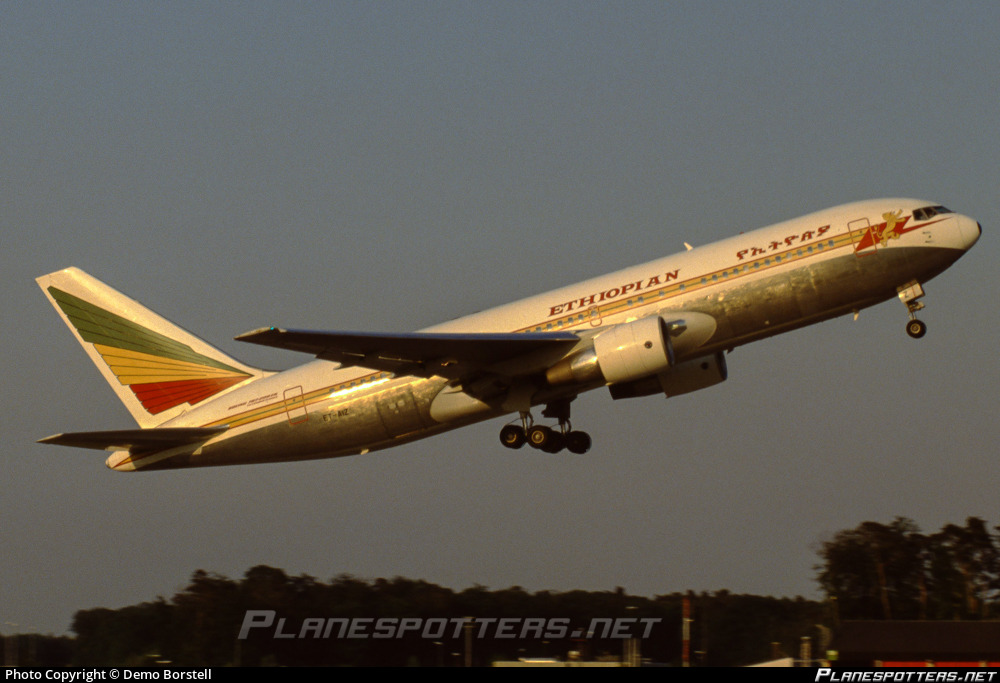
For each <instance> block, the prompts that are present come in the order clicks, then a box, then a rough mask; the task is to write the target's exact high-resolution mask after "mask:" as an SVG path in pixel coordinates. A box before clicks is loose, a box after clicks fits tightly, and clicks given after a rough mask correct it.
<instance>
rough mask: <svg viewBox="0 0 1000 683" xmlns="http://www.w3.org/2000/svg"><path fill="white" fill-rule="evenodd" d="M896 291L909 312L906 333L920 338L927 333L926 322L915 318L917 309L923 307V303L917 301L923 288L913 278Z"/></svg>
mask: <svg viewBox="0 0 1000 683" xmlns="http://www.w3.org/2000/svg"><path fill="white" fill-rule="evenodd" d="M896 293H897V294H898V295H899V300H900V301H902V302H903V303H904V304H905V305H906V310H907V312H908V313H909V314H910V321H909V322H908V323H906V333H907V334H908V335H910V336H911V337H913V338H914V339H920V338H921V337H922V336H924V335H925V334H927V324H926V323H925V322H924V321H922V320H917V311H919V310H921V309H922V308H923V307H924V303H923V302H922V301H918V299H920V298H921V297H922V296H923V295H924V288H923V287H921V286H920V283H919V282H917V281H916V280H913V281H912V282H908V283H907V284H905V285H903V286H902V287H900V288H899V289H897V290H896Z"/></svg>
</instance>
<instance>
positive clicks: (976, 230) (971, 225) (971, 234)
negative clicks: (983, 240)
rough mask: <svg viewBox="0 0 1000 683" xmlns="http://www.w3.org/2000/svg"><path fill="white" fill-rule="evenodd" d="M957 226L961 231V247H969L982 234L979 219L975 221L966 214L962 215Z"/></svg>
mask: <svg viewBox="0 0 1000 683" xmlns="http://www.w3.org/2000/svg"><path fill="white" fill-rule="evenodd" d="M959 226H960V230H961V232H962V246H963V248H965V249H971V248H972V245H973V244H975V243H976V242H978V241H979V237H980V235H982V234H983V226H982V225H980V224H979V221H975V220H973V219H971V218H969V217H968V216H962V219H961V220H960V221H959Z"/></svg>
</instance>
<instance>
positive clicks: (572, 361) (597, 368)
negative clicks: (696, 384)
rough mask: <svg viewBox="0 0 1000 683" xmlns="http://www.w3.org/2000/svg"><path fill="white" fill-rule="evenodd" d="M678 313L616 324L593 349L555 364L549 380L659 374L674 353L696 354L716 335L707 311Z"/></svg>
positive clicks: (637, 377)
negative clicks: (667, 317)
mask: <svg viewBox="0 0 1000 683" xmlns="http://www.w3.org/2000/svg"><path fill="white" fill-rule="evenodd" d="M676 316H677V317H676V318H671V319H669V320H667V319H665V318H664V317H663V316H662V315H653V316H650V317H648V318H640V319H639V320H633V321H632V322H629V323H622V324H620V325H615V326H614V327H612V328H610V329H608V330H605V331H604V332H601V333H600V334H598V335H597V336H596V337H594V346H593V347H592V348H590V349H587V350H586V351H581V352H580V353H577V354H575V355H573V356H570V357H569V358H564V359H563V360H561V361H559V362H558V363H556V364H555V365H553V366H552V367H551V368H549V370H548V372H546V373H545V377H546V379H548V381H549V384H570V383H573V382H590V381H594V380H602V379H603V380H604V381H605V383H607V384H618V383H627V382H633V381H637V380H641V379H643V378H655V376H657V375H660V374H662V373H664V372H666V371H668V370H670V369H671V368H673V367H674V365H675V362H674V358H675V356H676V357H681V358H683V357H684V356H689V355H692V354H694V353H697V350H698V349H699V348H700V347H701V346H702V345H703V344H704V343H705V342H707V341H708V340H709V339H710V338H711V337H712V335H713V334H715V328H716V324H715V318H713V317H712V316H710V315H708V314H706V313H696V312H693V311H688V312H678V313H677V314H676ZM685 374H686V373H685ZM720 381H721V380H720ZM678 393H684V392H678Z"/></svg>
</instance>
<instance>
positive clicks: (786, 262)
mask: <svg viewBox="0 0 1000 683" xmlns="http://www.w3.org/2000/svg"><path fill="white" fill-rule="evenodd" d="M931 204H932V203H931V202H926V201H919V200H912V199H882V200H872V201H866V202H858V203H854V204H847V205H843V206H839V207H836V208H833V209H828V210H825V211H820V212H817V213H813V214H810V215H808V216H804V217H801V218H796V219H794V220H790V221H785V222H783V223H778V224H776V225H772V226H769V227H766V228H762V229H759V230H754V231H751V232H746V233H741V234H739V235H736V236H734V237H730V238H728V239H725V240H722V241H719V242H716V243H713V244H710V245H706V246H700V247H696V248H694V249H690V250H688V251H683V252H680V253H678V254H674V255H672V256H667V257H665V258H660V259H657V260H653V261H649V262H647V263H643V264H641V265H637V266H633V267H630V268H626V269H624V270H620V271H617V272H615V273H611V274H609V275H604V276H601V277H596V278H592V279H589V280H586V281H584V282H580V283H577V284H573V285H570V286H567V287H563V288H560V289H556V290H553V291H550V292H546V293H544V294H540V295H537V296H533V297H530V298H527V299H522V300H520V301H516V302H514V303H510V304H506V305H503V306H500V307H497V308H494V309H491V310H487V311H483V312H480V313H475V314H473V315H469V316H465V317H462V318H458V319H456V320H452V321H449V322H446V323H442V324H440V325H436V326H434V327H431V328H428V329H427V330H424V332H435V333H443V332H447V333H459V332H461V333H483V332H558V331H564V332H572V333H575V334H577V335H579V336H580V337H581V340H582V341H581V345H586V344H588V343H589V341H590V340H592V339H593V338H594V336H595V335H597V334H599V333H601V332H602V331H604V330H607V329H608V328H610V327H611V326H614V325H618V324H621V323H626V322H629V321H632V320H636V319H640V318H644V317H647V316H655V315H660V316H663V317H668V316H673V317H676V316H678V315H683V314H685V313H686V314H698V315H702V316H706V318H705V319H708V320H711V321H713V322H712V328H711V329H709V330H708V331H707V332H706V334H705V335H703V336H704V337H705V338H704V339H699V342H698V344H697V345H696V346H695V347H693V348H684V349H683V350H681V351H680V356H681V357H680V358H678V361H682V360H684V359H685V358H700V357H702V356H708V355H710V354H713V353H717V352H719V351H723V350H730V349H732V348H734V347H736V346H739V345H741V344H746V343H748V342H751V341H755V340H758V339H762V338H764V337H767V336H770V335H773V334H777V333H779V332H783V331H787V330H791V329H795V328H798V327H802V326H804V325H808V324H811V323H814V322H819V321H822V320H826V319H829V318H831V317H834V316H838V315H843V314H845V313H849V312H851V311H857V310H859V309H861V308H864V307H867V306H871V305H873V304H876V303H879V302H881V301H885V300H887V299H891V298H893V297H895V296H896V295H897V293H898V292H899V291H900V289H901V288H903V287H904V286H906V285H908V284H909V283H923V282H926V281H927V280H929V279H930V278H932V277H934V276H935V275H937V274H939V273H940V272H942V271H943V270H945V269H946V268H947V267H948V266H949V265H951V263H953V262H954V261H955V260H956V259H957V258H958V257H959V256H961V255H962V254H963V253H964V252H965V251H966V250H967V249H968V248H969V247H971V246H972V245H973V244H974V243H975V242H976V240H977V239H978V237H979V234H980V228H979V226H978V224H977V223H976V221H974V220H972V219H971V218H968V217H966V216H962V215H959V214H955V213H940V214H938V215H934V216H931V217H929V218H927V219H926V220H921V218H922V217H923V214H917V215H915V214H914V211H915V210H917V209H920V208H921V207H929V206H931ZM545 363H546V364H551V361H550V360H546V361H545ZM510 374H512V375H514V376H516V375H517V372H516V371H512V372H511V373H510ZM603 384H604V382H596V383H595V382H585V383H581V384H579V385H573V384H569V385H562V386H557V387H552V386H547V385H545V384H544V383H539V380H538V374H537V373H536V374H535V375H533V376H531V377H528V376H525V377H524V380H523V382H515V383H514V384H513V385H511V386H509V387H507V388H505V389H504V392H505V393H504V394H503V395H500V396H497V397H496V400H481V399H482V396H483V394H482V392H478V393H475V392H473V393H475V396H471V395H469V394H468V393H466V392H465V390H464V388H463V387H461V386H455V385H454V383H452V384H449V382H448V381H447V380H445V379H443V378H440V377H430V378H420V377H414V376H398V377H397V376H393V375H392V374H390V373H387V372H380V371H373V370H369V369H365V368H362V367H341V366H340V365H338V364H336V363H331V362H328V361H322V360H314V361H312V362H309V363H306V364H304V365H302V366H299V367H296V368H293V369H291V370H287V371H285V372H281V373H277V374H274V375H272V376H269V377H265V378H263V379H259V380H257V381H254V382H251V383H249V384H246V385H244V386H242V387H239V388H237V389H235V390H233V391H231V392H229V393H227V394H224V395H222V396H220V397H218V398H216V399H214V400H211V401H209V402H206V403H205V404H204V405H199V406H197V407H194V408H192V409H190V410H188V411H187V412H185V413H183V414H182V415H180V416H179V417H177V418H175V419H173V420H171V421H170V422H168V423H166V424H164V425H162V426H164V427H190V426H195V427H206V426H219V425H226V426H228V427H229V429H228V431H226V432H225V433H223V434H221V435H220V436H218V437H216V438H214V439H212V440H210V441H208V442H207V443H205V444H203V445H202V446H201V447H200V448H198V449H197V450H195V451H194V452H191V453H188V452H183V451H184V449H182V448H178V449H174V450H171V451H166V452H161V453H155V454H151V455H146V456H144V457H131V456H129V455H128V453H127V452H118V453H115V454H113V455H112V456H111V457H110V458H109V459H108V466H109V467H112V468H113V469H119V470H132V469H146V468H152V469H158V468H167V467H185V466H197V465H223V464H242V463H250V462H275V461H284V460H301V459H311V458H321V457H331V456H339V455H350V454H358V453H364V452H367V451H369V450H375V449H380V448H386V447H390V446H393V445H395V444H398V443H402V442H405V441H410V440H414V439H417V438H422V437H425V436H430V435H432V434H436V433H439V432H441V431H444V430H447V429H452V428H455V427H458V426H462V425H465V424H469V423H471V422H475V421H479V420H482V419H487V418H490V417H494V416H496V415H500V414H504V413H509V412H516V410H517V408H515V407H514V406H517V405H521V404H523V402H524V400H527V401H528V403H529V404H530V405H539V404H543V403H547V402H549V401H552V400H557V399H560V398H570V399H571V398H573V397H574V396H576V395H577V394H578V393H580V392H581V391H585V390H588V389H591V388H594V387H595V386H601V385H603ZM515 394H517V400H515V396H514V395H515ZM525 396H526V397H527V399H525V398H524V397H525Z"/></svg>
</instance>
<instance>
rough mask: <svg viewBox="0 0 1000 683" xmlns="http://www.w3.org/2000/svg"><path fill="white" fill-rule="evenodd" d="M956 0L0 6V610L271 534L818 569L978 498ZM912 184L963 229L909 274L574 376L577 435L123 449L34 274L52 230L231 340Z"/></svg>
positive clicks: (976, 351) (546, 560)
mask: <svg viewBox="0 0 1000 683" xmlns="http://www.w3.org/2000/svg"><path fill="white" fill-rule="evenodd" d="M998 29H1000V13H998V12H997V11H996V8H995V6H994V5H992V4H991V3H985V2H982V3H932V2H926V3H924V2H909V3H878V4H857V3H791V2H789V3H784V2H768V3H711V2H698V3H694V2H690V3H687V2H678V3H659V2H655V3H643V2H638V3H575V2H574V3H565V2H546V3H535V2H525V3H458V2H455V3H451V2H448V3H440V2H431V3H308V2H304V3H210V4H200V3H183V2H171V3H140V4H133V3H82V4H67V3H42V2H37V3H8V4H4V5H3V6H2V7H0V42H2V44H3V45H4V52H5V58H4V60H3V61H2V63H0V86H2V89H3V92H4V97H3V98H2V100H0V140H2V143H3V150H4V151H3V154H2V155H0V178H2V181H3V182H2V183H0V202H2V206H3V211H2V212H0V231H2V237H3V243H4V247H5V248H4V249H3V250H2V252H0V258H2V259H3V269H2V272H0V278H2V284H3V286H4V289H5V291H6V293H7V294H6V297H5V305H4V312H5V319H6V322H7V326H6V331H5V333H4V335H3V339H4V342H5V345H6V348H7V349H8V353H9V354H10V358H11V362H10V363H9V364H8V370H7V372H8V378H7V382H6V387H7V390H6V391H5V392H3V398H2V400H3V410H2V413H0V414H2V418H0V420H2V423H0V424H2V433H3V435H4V437H5V438H4V440H3V445H4V449H5V451H4V453H3V454H2V462H3V463H4V471H5V473H6V477H5V479H6V481H7V486H6V487H5V493H4V495H3V496H2V497H0V520H2V521H0V543H2V545H3V547H4V553H3V559H2V560H0V632H2V633H9V632H18V631H22V632H24V631H41V632H54V633H62V632H64V631H66V630H67V629H68V628H69V624H70V619H71V617H72V614H73V613H74V612H75V611H76V610H78V609H84V608H90V607H97V606H106V607H118V606H122V605H126V604H132V603H135V602H138V601H143V600H149V599H152V598H154V597H156V596H157V595H164V596H170V595H172V594H173V593H174V592H176V591H177V590H179V589H181V588H183V586H184V585H185V584H186V581H187V579H188V577H189V576H190V574H191V573H192V572H193V571H194V570H196V569H205V570H207V571H215V572H219V573H223V574H226V575H229V576H233V577H237V576H240V575H242V573H243V572H244V571H245V570H246V569H248V568H249V567H251V566H253V565H255V564H261V563H264V564H271V565H273V566H278V567H281V568H284V569H285V570H286V571H288V572H290V573H293V574H298V573H308V574H311V575H313V576H317V577H319V578H322V579H327V578H330V577H332V576H335V575H337V574H339V573H342V572H347V573H352V574H355V575H358V576H361V577H367V578H374V577H379V576H396V575H401V576H407V577H410V578H422V579H426V580H428V581H433V582H437V583H441V584H444V585H447V586H450V587H453V588H456V589H461V588H464V587H466V586H470V585H472V584H474V583H478V584H482V585H486V586H490V587H493V588H501V587H507V586H511V585H520V586H523V587H525V588H527V589H529V590H541V589H553V590H562V589H572V588H585V589H612V588H614V587H615V586H623V587H625V588H626V590H628V591H629V592H632V593H637V594H643V595H654V594H658V593H668V592H673V591H680V590H688V589H692V590H699V591H700V590H717V589H723V588H725V589H728V590H730V591H733V592H750V593H760V594H771V595H797V594H801V595H805V596H807V597H818V594H817V592H816V584H815V581H814V570H813V565H814V564H815V563H816V561H817V556H816V554H815V551H816V548H817V547H818V545H819V544H820V543H821V542H822V540H823V539H825V538H827V537H828V536H829V535H831V534H832V533H834V532H835V531H837V530H840V529H843V528H848V527H853V526H855V525H857V524H858V523H860V522H862V521H865V520H876V521H889V520H891V519H892V518H893V517H895V516H897V515H904V516H908V517H911V518H913V519H914V520H916V521H917V523H918V524H920V525H921V526H922V527H923V528H925V529H937V528H939V527H940V526H941V525H942V524H944V523H947V522H962V521H963V520H964V519H965V518H966V517H968V516H971V515H975V516H980V517H983V518H985V519H987V520H988V521H990V522H991V523H993V524H997V523H1000V514H998V509H997V504H996V491H997V490H998V488H1000V487H998V484H1000V481H998V474H997V467H996V457H995V455H996V453H995V450H996V447H995V444H996V443H997V442H998V436H1000V434H998V430H1000V427H998V422H997V420H996V417H995V413H996V407H995V406H996V398H995V397H996V386H997V382H998V380H1000V372H998V365H997V361H996V359H995V352H994V349H993V346H994V344H993V342H994V340H995V339H996V338H997V337H998V324H997V316H996V301H997V300H998V294H1000V292H998V289H1000V288H998V280H997V277H996V274H995V272H994V271H993V270H992V266H991V263H993V261H995V260H996V259H995V256H996V247H995V246H994V244H995V241H994V239H993V237H992V235H993V234H994V233H995V230H996V226H997V225H1000V220H998V214H1000V211H998V208H997V201H996V197H997V190H998V178H1000V173H998V171H1000V169H998V163H1000V162H998V159H1000V154H998V151H1000V150H998V143H997V137H998V136H997V134H996V127H997V126H996V124H997V96H996V93H997V91H998V83H997V74H998V73H1000V49H998V47H1000V46H998V43H997V35H998ZM881 196H913V197H921V198H926V199H928V200H930V201H932V202H940V203H943V204H945V205H947V206H949V207H950V208H953V209H955V210H957V211H960V212H962V213H965V214H968V215H971V216H973V217H975V218H977V219H978V220H979V221H980V222H981V223H982V225H983V230H984V234H983V238H982V239H981V240H980V243H979V244H978V245H977V246H976V248H975V249H973V250H972V251H971V252H970V253H969V254H968V255H967V256H966V257H964V258H963V259H962V260H961V261H959V262H958V263H957V264H956V265H955V266H954V267H953V268H952V269H951V270H949V271H948V272H946V273H945V274H943V275H942V276H940V277H939V278H938V279H936V280H934V281H932V282H931V283H929V284H928V285H926V287H925V289H926V291H927V298H926V303H927V310H926V311H925V312H924V313H923V314H922V318H923V319H924V320H925V321H926V322H927V323H928V327H929V331H928V334H927V336H926V337H925V338H924V339H922V340H920V341H919V342H915V341H913V340H911V339H909V338H908V337H907V336H906V335H905V333H904V329H903V327H904V322H905V320H906V314H905V310H904V308H903V306H902V305H900V304H899V302H888V303H885V304H882V305H880V306H878V307H875V308H873V309H869V310H866V311H864V312H862V315H861V317H860V319H859V320H858V321H856V322H855V321H852V320H851V319H850V318H849V317H847V318H841V319H837V320H833V321H830V322H827V323H823V324H820V325H817V326H813V327H811V328H807V329H805V330H801V331H798V332H795V333H791V334H787V335H783V336H781V337H778V338H774V339H771V340H766V341H763V342H759V343H757V344H753V345H750V346H746V347H741V348H739V349H737V350H736V351H735V352H734V353H732V354H731V355H730V356H729V358H728V361H729V368H730V378H729V380H728V381H727V382H726V383H724V384H722V385H719V386H717V387H714V388H711V389H708V390H705V391H703V392H699V393H697V394H694V395H689V396H685V397H679V398H676V399H671V400H669V401H665V400H663V399H661V398H657V397H654V398H646V399H637V400H634V401H619V402H612V401H611V399H610V397H609V396H608V395H607V393H606V392H603V391H599V392H592V393H591V394H588V395H586V396H584V397H582V398H581V399H580V400H578V401H577V402H576V403H575V404H574V424H575V425H577V426H579V427H581V428H584V429H587V430H588V431H589V432H590V433H591V434H592V435H593V437H594V441H595V447H594V449H593V450H592V451H591V452H590V453H589V454H587V455H585V456H582V457H580V456H568V455H566V454H562V455H559V456H549V455H542V454H539V453H536V452H528V451H527V450H525V451H518V452H511V451H507V450H505V449H503V448H502V447H501V446H500V444H499V442H498V440H497V432H498V430H499V427H500V425H501V422H502V421H500V420H497V421H493V422H487V423H483V424H481V425H477V426H474V427H471V428H468V429H465V430H460V431H457V432H453V433H450V434H446V435H444V436H441V437H438V438H435V439H432V440H428V441H424V442H420V443H416V444H412V445H409V446H406V447H403V448H399V449H395V450H392V451H388V452H383V453H378V454H373V455H370V456H365V457H355V458H344V459H339V460H327V461H319V462H311V463H301V464H287V465H275V466H255V467H246V468H220V469H210V470H203V471H190V472H183V471H182V472H163V473H151V474H145V475H132V476H130V475H122V474H117V473H113V472H110V471H108V470H106V469H105V468H104V466H103V459H104V458H103V455H102V454H100V453H97V452H88V451H80V450H72V449H65V448H56V447H51V446H43V445H39V444H35V443H34V442H35V440H36V439H38V438H41V437H43V436H47V435H49V434H52V433H56V432H61V431H78V430H91V429H114V428H127V427H130V426H131V422H130V418H129V416H128V414H127V413H126V412H125V410H124V409H123V408H122V407H121V406H119V404H118V403H117V401H116V400H115V399H114V396H113V394H112V393H111V392H110V391H108V390H107V388H106V387H105V385H104V383H103V382H102V381H101V379H100V376H99V375H98V373H97V372H96V371H95V370H94V368H93V367H92V366H91V364H90V362H89V361H88V360H87V358H86V357H85V355H84V354H83V353H82V351H81V350H80V349H79V347H78V346H77V345H76V343H75V342H74V340H73V339H72V337H71V336H70V334H69V332H68V331H67V330H66V329H65V327H64V325H63V324H62V323H61V322H60V321H59V319H58V318H57V316H56V315H55V313H54V311H52V310H51V307H50V306H49V305H48V304H47V303H46V301H45V299H44V297H43V296H42V294H41V292H40V291H38V288H37V287H36V285H35V283H34V278H35V277H36V276H38V275H41V274H43V273H47V272H50V271H52V270H56V269H59V268H62V267H65V266H68V265H75V266H79V267H81V268H84V269H85V270H87V271H89V272H91V273H92V274H94V275H95V276H97V277H99V278H101V279H103V280H105V281H106V282H108V283H109V284H111V285H112V286H114V287H116V288H118V289H120V290H122V291H124V292H126V293H128V294H129V295H130V296H132V297H134V298H136V299H138V300H139V301H142V302H143V303H145V304H146V305H147V306H149V307H151V308H153V309H154V310H156V311H158V312H159V313H161V314H163V315H165V316H166V317H168V318H170V319H171V320H173V321H175V322H177V323H178V324H180V325H182V326H183V327H185V328H187V329H189V330H192V331H193V332H195V333H197V334H198V335H199V336H201V337H203V338H204V339H206V340H207V341H209V342H211V343H213V344H216V345H218V346H220V347H221V348H223V349H224V350H226V351H227V352H228V353H230V354H232V355H234V356H236V357H237V358H240V359H241V360H244V361H246V362H248V363H251V364H254V365H262V366H265V367H273V368H283V367H290V366H292V365H294V364H296V363H298V362H302V361H305V360H307V359H306V358H305V357H302V356H299V355H297V354H292V353H283V352H280V351H276V350H270V349H264V348H258V347H252V346H247V345H243V344H239V343H237V342H234V341H232V337H233V336H235V335H236V334H239V333H241V332H244V331H247V330H250V329H254V328H257V327H261V326H263V325H272V324H274V325H282V326H289V327H302V328H318V329H351V330H354V329H359V330H372V331H409V330H413V329H418V328H421V327H425V326H428V325H432V324H434V323H436V322H440V321H442V320H445V319H448V318H452V317H455V316H458V315H461V314H464V313H470V312H473V311H476V310H481V309H483V308H488V307H490V306H493V305H498V304H501V303H505V302H506V301H510V300H513V299H516V298H519V297H522V296H527V295H530V294H534V293H537V292H541V291H544V290H546V289H550V288H554V287H558V286H562V285H565V284H569V283H571V282H574V281H576V280H581V279H584V278H585V277H590V276H595V275H599V274H601V273H604V272H610V271H612V270H616V269H618V268H622V267H625V266H628V265H631V264H633V263H638V262H642V261H646V260H648V259H650V258H653V257H656V256H660V255H667V254H669V253H672V252H675V251H679V250H681V249H683V243H684V242H685V241H687V242H690V243H692V244H704V243H707V242H710V241H713V240H716V239H720V238H723V237H727V236H730V235H732V234H734V233H736V232H739V231H740V230H749V229H753V228H757V227H760V226H763V225H767V224H769V223H773V222H777V221H779V220H784V219H787V218H791V217H794V216H796V215H799V214H803V213H807V212H809V211H813V210H816V209H821V208H825V207H828V206H833V205H836V204H840V203H844V202H847V201H853V200H856V199H865V198H871V197H881Z"/></svg>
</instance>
